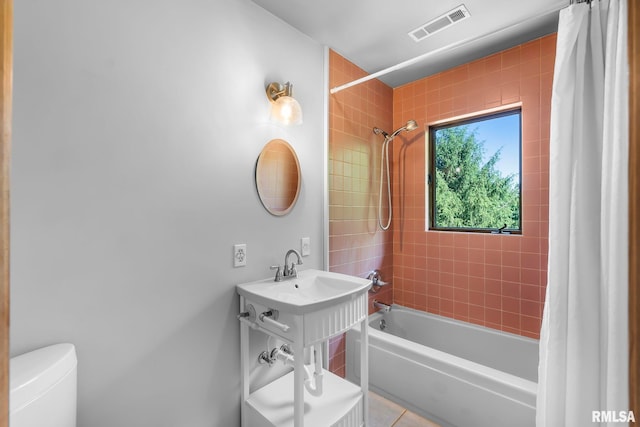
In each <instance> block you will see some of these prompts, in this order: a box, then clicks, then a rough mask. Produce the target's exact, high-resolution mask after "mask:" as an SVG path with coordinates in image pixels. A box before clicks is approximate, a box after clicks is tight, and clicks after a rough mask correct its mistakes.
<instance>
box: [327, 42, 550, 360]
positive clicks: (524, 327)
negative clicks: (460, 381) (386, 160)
mask: <svg viewBox="0 0 640 427" xmlns="http://www.w3.org/2000/svg"><path fill="white" fill-rule="evenodd" d="M555 44H556V35H555V34H552V35H549V36H546V37H542V38H540V39H537V40H533V41H531V42H527V43H525V44H522V45H520V46H517V47H514V48H512V49H509V50H506V51H503V52H500V53H497V54H494V55H491V56H488V57H485V58H482V59H479V60H476V61H473V62H470V63H467V64H464V65H461V66H458V67H455V68H453V69H450V70H447V71H444V72H441V73H439V74H436V75H433V76H429V77H426V78H424V79H420V80H417V81H415V82H412V83H409V84H406V85H404V86H401V87H398V88H396V89H391V88H389V87H387V86H386V85H384V84H383V83H381V82H379V81H378V80H373V81H371V82H368V83H365V84H362V85H359V86H355V87H353V88H351V89H347V90H344V91H342V92H339V93H338V94H335V95H332V96H331V101H330V122H329V126H330V140H329V162H330V163H329V198H330V200H329V205H330V222H329V223H330V241H329V245H330V246H329V258H330V269H331V270H332V271H340V272H344V273H348V274H355V275H359V276H362V275H363V274H366V272H367V271H368V270H370V269H373V268H379V269H380V270H382V271H383V277H384V278H385V280H390V281H391V282H392V289H387V290H385V291H384V293H381V294H380V296H379V297H378V298H379V299H381V300H383V301H385V302H394V303H397V304H401V305H404V306H406V307H410V308H415V309H419V310H424V311H428V312H431V313H435V314H440V315H443V316H448V317H452V318H456V319H460V320H464V321H468V322H471V323H475V324H479V325H484V326H488V327H491V328H495V329H500V330H503V331H507V332H512V333H516V334H520V335H525V336H529V337H534V338H538V336H539V330H540V324H541V318H542V306H543V300H544V294H545V285H546V274H547V270H546V265H547V248H548V239H547V235H548V218H549V215H548V211H549V209H548V207H549V118H550V110H551V85H552V78H553V65H554V60H555ZM329 66H330V86H331V87H335V86H337V85H340V84H342V83H345V82H348V81H351V80H354V79H356V78H359V77H362V76H363V75H366V73H364V72H363V71H362V70H360V69H359V68H357V67H356V66H354V65H353V64H351V63H350V62H348V61H347V60H345V59H344V58H342V57H341V56H340V55H338V54H336V53H335V52H331V54H330V64H329ZM518 103H519V104H520V105H521V108H522V174H521V183H522V234H521V235H492V234H486V233H467V232H444V231H442V232H441V231H427V230H426V227H425V224H426V217H425V212H426V209H425V207H426V205H425V200H426V199H427V198H428V195H427V193H426V190H427V188H426V185H425V183H426V177H425V144H426V143H427V140H426V139H425V137H426V131H427V130H428V126H429V124H431V123H434V122H438V121H442V120H448V119H451V118H455V117H459V116H464V115H468V114H473V113H479V112H483V111H486V110H490V109H494V108H498V107H501V106H504V105H512V104H518ZM390 105H392V107H391V106H390ZM389 115H391V116H392V117H393V123H392V125H391V124H390V123H389V122H390V119H389ZM409 119H414V120H416V121H417V122H418V125H419V128H418V130H416V131H413V132H411V133H406V132H405V133H402V134H400V135H399V136H398V137H397V138H396V139H395V140H394V141H393V142H392V148H393V156H392V160H393V163H392V166H391V167H392V175H393V177H392V194H393V196H392V199H393V212H394V218H393V223H392V228H391V230H389V231H386V232H382V231H380V230H377V229H376V227H377V225H376V224H377V223H376V217H377V200H378V185H379V174H380V170H379V168H380V166H379V156H380V153H379V151H380V144H381V142H382V141H381V139H382V137H380V136H376V135H373V133H372V131H371V129H372V127H374V126H378V127H380V128H382V129H384V130H386V131H387V132H391V131H393V130H394V129H397V128H398V127H400V126H403V125H404V124H405V123H406V122H407V120H409ZM391 235H392V236H393V238H392V239H391ZM390 288H391V287H390ZM331 347H332V348H331V350H332V352H333V353H332V356H333V357H332V363H331V368H332V369H334V371H335V372H338V373H343V372H344V345H343V343H342V342H341V340H334V342H333V343H332V346H331Z"/></svg>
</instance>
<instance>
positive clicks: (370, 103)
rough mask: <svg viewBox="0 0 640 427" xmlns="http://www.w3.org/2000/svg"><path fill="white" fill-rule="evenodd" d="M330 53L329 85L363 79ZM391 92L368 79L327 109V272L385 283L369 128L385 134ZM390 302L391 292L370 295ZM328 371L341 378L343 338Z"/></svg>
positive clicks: (384, 239)
mask: <svg viewBox="0 0 640 427" xmlns="http://www.w3.org/2000/svg"><path fill="white" fill-rule="evenodd" d="M366 74H367V73H365V72H364V71H363V70H362V69H360V68H358V67H356V66H355V65H354V64H352V63H351V62H349V61H347V60H346V59H344V58H343V57H342V56H340V55H338V54H337V53H335V52H333V51H331V52H330V57H329V86H330V87H335V86H338V85H341V84H344V83H347V82H350V81H352V80H355V79H357V78H360V77H363V76H365V75H366ZM392 105H393V90H392V89H391V88H390V87H389V86H387V85H385V84H383V83H382V82H380V81H379V80H372V81H370V82H367V83H365V84H361V85H358V86H356V87H353V88H351V89H348V90H345V91H342V92H338V93H337V94H335V95H331V97H330V105H329V183H328V184H329V269H330V270H331V271H336V272H340V273H346V274H351V275H355V276H359V277H367V274H368V273H369V272H370V271H371V270H374V269H378V270H380V271H381V272H382V276H383V278H385V280H390V279H391V277H392V274H393V268H392V257H393V246H392V240H391V239H392V237H393V236H392V234H391V231H386V232H382V231H380V230H379V229H378V226H377V222H376V221H377V219H376V218H377V208H378V186H379V183H380V165H379V162H380V157H379V156H380V153H379V151H380V147H381V145H382V138H381V137H380V136H377V135H374V134H373V132H372V129H373V127H374V126H378V127H380V128H382V129H390V128H391V121H392V117H393V114H392V111H391V109H392ZM376 297H377V298H379V299H380V300H382V301H388V302H389V303H391V301H392V298H393V295H392V290H391V287H390V286H389V287H388V289H385V290H384V291H381V292H380V293H378V294H377V296H376ZM329 351H330V364H329V367H330V370H331V371H332V372H335V373H337V374H339V375H342V376H344V365H345V354H344V339H343V337H339V338H336V339H334V340H332V342H331V343H330V349H329Z"/></svg>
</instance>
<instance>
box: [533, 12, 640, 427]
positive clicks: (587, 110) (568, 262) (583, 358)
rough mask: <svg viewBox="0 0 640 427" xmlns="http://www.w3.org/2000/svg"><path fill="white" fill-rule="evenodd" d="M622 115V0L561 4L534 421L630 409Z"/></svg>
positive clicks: (560, 422) (557, 426) (576, 420)
mask: <svg viewBox="0 0 640 427" xmlns="http://www.w3.org/2000/svg"><path fill="white" fill-rule="evenodd" d="M634 1H635V0H634ZM628 115H629V112H628V64H627V2H626V0H610V1H608V0H601V1H598V0H595V1H593V2H592V4H591V5H589V4H586V3H579V4H574V5H571V6H569V7H567V8H565V9H563V10H562V11H561V12H560V22H559V27H558V41H557V51H556V65H555V71H554V82H553V95H552V102H551V135H550V137H551V141H550V188H549V194H550V196H549V268H548V283H547V294H546V302H545V307H544V314H543V321H542V330H541V333H540V366H539V379H538V384H539V385H538V397H537V415H536V426H537V427H584V426H587V425H594V426H596V425H602V426H604V425H609V424H607V423H605V422H602V423H598V422H596V423H593V422H592V421H593V419H594V418H593V411H616V417H618V415H619V413H618V411H628V410H629V407H628V406H629V403H628V323H627V322H628V320H627V319H628V306H627V304H628V255H627V254H628V237H627V230H628V217H627V216H628V210H627V206H628V178H627V177H628V160H627V155H628V139H629V138H628V121H629V117H628ZM597 417H600V414H598V415H597ZM611 425H612V426H613V425H618V426H619V425H621V424H619V423H615V424H613V423H612V424H611Z"/></svg>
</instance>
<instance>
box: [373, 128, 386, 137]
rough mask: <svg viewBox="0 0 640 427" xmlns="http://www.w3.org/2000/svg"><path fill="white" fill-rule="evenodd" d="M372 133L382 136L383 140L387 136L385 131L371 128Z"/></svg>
mask: <svg viewBox="0 0 640 427" xmlns="http://www.w3.org/2000/svg"><path fill="white" fill-rule="evenodd" d="M373 133H375V134H376V135H382V136H384V137H385V138H386V137H388V136H389V134H388V133H386V132H385V131H383V130H382V129H380V128H373Z"/></svg>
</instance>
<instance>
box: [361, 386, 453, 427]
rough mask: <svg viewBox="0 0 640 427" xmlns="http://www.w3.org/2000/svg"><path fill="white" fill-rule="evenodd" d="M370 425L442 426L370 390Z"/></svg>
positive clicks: (388, 426) (390, 426)
mask: <svg viewBox="0 0 640 427" xmlns="http://www.w3.org/2000/svg"><path fill="white" fill-rule="evenodd" d="M369 425H370V426H371V427H440V425H439V424H436V423H434V422H432V421H429V420H427V419H426V418H422V417H421V416H419V415H417V414H415V413H413V412H411V411H408V410H407V409H405V408H403V407H402V406H400V405H398V404H396V403H394V402H392V401H390V400H388V399H385V398H384V397H382V396H380V395H378V394H376V393H374V392H372V391H370V392H369Z"/></svg>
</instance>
